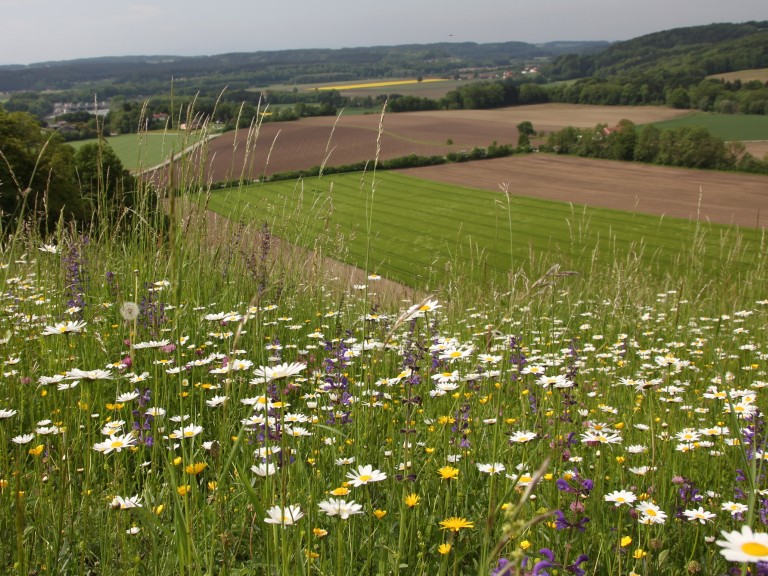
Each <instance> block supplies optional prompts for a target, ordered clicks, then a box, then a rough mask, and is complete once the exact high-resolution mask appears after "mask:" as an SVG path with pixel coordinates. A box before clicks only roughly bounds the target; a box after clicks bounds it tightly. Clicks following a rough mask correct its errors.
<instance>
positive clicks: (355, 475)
mask: <svg viewBox="0 0 768 576" xmlns="http://www.w3.org/2000/svg"><path fill="white" fill-rule="evenodd" d="M347 478H349V483H350V484H352V486H354V487H355V488H357V487H358V486H362V485H363V484H368V483H369V482H380V481H382V480H386V479H387V475H386V474H385V473H384V472H382V471H381V470H374V469H373V466H371V465H370V464H369V465H366V466H358V468H357V471H352V472H347Z"/></svg>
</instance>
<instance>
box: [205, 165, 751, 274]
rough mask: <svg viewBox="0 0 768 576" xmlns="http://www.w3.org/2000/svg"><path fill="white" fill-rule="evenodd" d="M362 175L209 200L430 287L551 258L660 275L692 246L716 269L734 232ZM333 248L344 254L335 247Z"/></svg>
mask: <svg viewBox="0 0 768 576" xmlns="http://www.w3.org/2000/svg"><path fill="white" fill-rule="evenodd" d="M371 181H372V178H371V176H370V175H368V176H366V177H365V178H361V174H349V175H334V176H332V177H326V178H324V179H322V180H320V181H318V180H310V181H306V182H304V183H303V189H302V184H301V183H300V184H297V183H296V182H292V181H291V182H278V183H272V184H266V185H257V186H251V187H247V188H244V189H242V190H234V189H232V190H225V191H220V192H216V193H214V194H213V195H212V197H211V199H210V205H209V206H210V208H211V209H212V210H214V211H216V212H218V213H220V214H223V215H225V216H229V217H232V218H236V219H238V220H242V221H246V222H247V221H253V222H257V223H258V222H260V221H264V220H267V221H269V222H270V223H273V224H274V229H275V233H276V234H278V235H280V236H282V237H284V238H286V239H288V240H290V241H294V242H296V243H299V244H302V245H304V246H310V247H320V248H322V249H323V250H324V252H325V253H326V254H329V255H331V256H335V257H338V258H340V259H343V260H345V261H347V262H349V263H351V264H354V265H357V266H360V267H364V268H366V269H368V270H369V271H376V272H379V273H381V274H383V275H385V276H388V277H391V278H393V279H396V280H399V281H401V282H404V283H406V284H410V285H415V286H417V287H425V286H433V285H435V284H436V283H439V282H440V280H442V278H440V276H441V275H442V274H443V273H445V271H446V270H451V271H452V272H454V273H459V274H461V275H463V276H464V277H465V278H468V279H472V280H486V279H493V278H495V279H500V278H501V277H503V276H504V275H505V274H507V272H508V271H509V270H510V269H515V270H516V269H518V268H519V267H521V266H522V267H523V268H527V269H529V270H530V271H531V272H533V273H534V274H535V273H537V272H540V271H541V270H537V267H541V268H546V267H548V266H549V265H551V264H553V263H559V264H562V265H563V266H564V267H568V268H572V269H575V270H578V271H580V272H588V271H590V270H592V271H598V270H600V269H601V268H609V267H611V266H612V264H613V262H615V261H616V260H618V259H627V258H629V259H632V260H634V259H635V258H639V260H640V261H641V262H642V264H643V266H644V267H645V268H646V269H647V270H650V271H652V272H653V273H656V274H660V275H663V274H665V273H667V272H669V271H670V270H671V269H672V268H674V267H675V266H679V265H681V260H680V259H681V258H683V259H684V258H685V255H686V254H687V252H688V251H689V250H691V249H692V247H693V246H694V245H698V246H699V247H700V248H703V249H704V250H706V254H707V258H706V259H703V260H702V266H711V267H712V269H713V270H716V269H718V267H719V266H720V265H721V263H722V259H723V258H726V257H727V253H728V250H729V249H730V245H731V243H732V242H733V237H734V236H735V235H736V234H735V231H734V230H729V229H728V228H726V227H719V226H709V225H706V231H705V230H704V226H702V227H700V228H699V227H697V225H696V223H692V222H687V221H682V220H672V219H664V218H659V217H658V216H649V215H645V214H633V213H629V212H618V211H611V210H606V209H598V208H582V207H573V206H570V205H568V204H563V203H557V202H550V201H544V200H537V199H532V198H522V197H511V198H510V201H509V204H508V203H507V200H506V198H505V197H504V196H503V195H501V194H499V193H494V192H488V191H482V190H473V189H469V188H462V187H457V186H450V185H446V184H440V183H435V182H429V181H425V180H417V179H414V178H410V177H407V176H403V175H401V174H394V173H383V174H382V173H380V174H379V175H377V182H376V186H375V191H374V192H373V194H372V192H371ZM371 197H372V198H373V202H372V207H373V208H372V216H371V218H370V233H369V231H368V224H367V219H366V205H367V204H368V205H370V199H371ZM697 228H698V232H697ZM510 230H511V233H510ZM697 234H698V236H697ZM741 234H743V235H744V236H745V239H746V240H747V241H748V243H749V245H750V246H751V248H750V249H749V250H748V251H747V252H746V253H744V254H740V255H739V257H738V259H739V260H740V261H741V262H743V263H747V262H749V261H750V259H751V258H752V257H753V256H754V252H753V248H754V247H755V246H756V245H757V244H758V243H759V237H758V235H757V233H755V232H754V231H741ZM367 237H370V239H371V240H370V246H368V242H367V241H366V238H367ZM341 238H343V242H340V239H341ZM697 238H698V240H697ZM723 238H725V239H723ZM340 244H344V246H345V249H344V250H343V251H336V252H335V248H334V247H335V246H338V245H340ZM596 246H597V248H595V247H596ZM367 250H368V254H369V255H368V259H367V265H366V251H367ZM531 254H537V255H538V256H536V257H532V256H531Z"/></svg>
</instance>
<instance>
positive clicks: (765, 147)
mask: <svg viewBox="0 0 768 576" xmlns="http://www.w3.org/2000/svg"><path fill="white" fill-rule="evenodd" d="M743 144H744V148H746V149H747V152H749V153H750V154H752V156H754V157H755V158H765V157H767V156H768V140H753V141H751V142H743Z"/></svg>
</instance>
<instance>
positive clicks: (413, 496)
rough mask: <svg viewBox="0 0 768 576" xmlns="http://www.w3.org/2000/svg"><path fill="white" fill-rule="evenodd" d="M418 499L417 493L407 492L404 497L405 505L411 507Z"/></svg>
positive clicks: (415, 504)
mask: <svg viewBox="0 0 768 576" xmlns="http://www.w3.org/2000/svg"><path fill="white" fill-rule="evenodd" d="M419 500H421V497H420V496H419V495H418V494H416V493H414V494H408V496H406V497H405V505H406V506H408V508H413V507H414V506H417V505H418V504H419Z"/></svg>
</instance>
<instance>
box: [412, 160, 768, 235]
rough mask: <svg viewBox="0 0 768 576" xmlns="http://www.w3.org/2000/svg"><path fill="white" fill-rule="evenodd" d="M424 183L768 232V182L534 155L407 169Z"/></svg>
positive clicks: (760, 178)
mask: <svg viewBox="0 0 768 576" xmlns="http://www.w3.org/2000/svg"><path fill="white" fill-rule="evenodd" d="M402 172H403V173H404V174H408V175H409V176H414V177H416V178H424V179H426V180H435V181H438V182H447V183H450V184H458V185H461V186H471V187H473V188H481V189H487V190H500V189H501V187H502V186H504V185H506V184H508V189H509V192H510V193H511V194H512V195H514V196H533V197H537V198H545V199H549V200H558V201H562V202H571V203H573V204H586V205H589V206H602V207H605V208H613V209H616V210H625V211H630V212H632V211H636V212H643V213H647V214H660V215H665V216H671V217H675V218H686V219H692V220H696V219H697V218H699V219H701V220H704V221H710V222H716V223H721V224H737V225H740V226H749V227H765V226H766V225H768V177H766V176H762V175H753V174H738V173H732V172H717V171H713V170H688V169H683V168H669V167H665V166H651V165H647V164H635V163H631V162H617V161H611V160H592V159H587V158H576V157H572V156H555V155H550V154H528V155H525V156H512V157H509V158H497V159H494V160H482V161H476V162H465V163H461V164H446V165H442V166H431V167H425V168H412V169H409V170H403V171H402Z"/></svg>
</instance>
